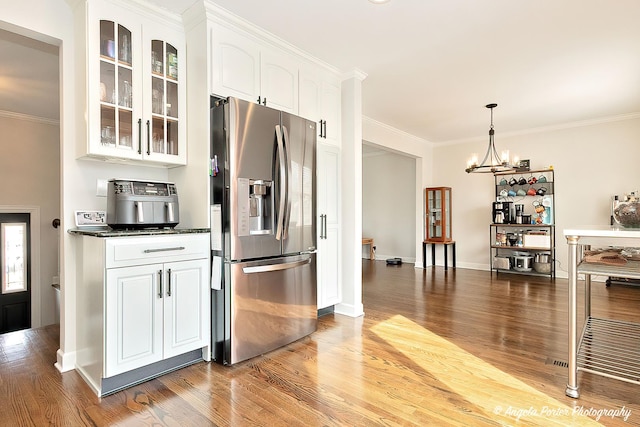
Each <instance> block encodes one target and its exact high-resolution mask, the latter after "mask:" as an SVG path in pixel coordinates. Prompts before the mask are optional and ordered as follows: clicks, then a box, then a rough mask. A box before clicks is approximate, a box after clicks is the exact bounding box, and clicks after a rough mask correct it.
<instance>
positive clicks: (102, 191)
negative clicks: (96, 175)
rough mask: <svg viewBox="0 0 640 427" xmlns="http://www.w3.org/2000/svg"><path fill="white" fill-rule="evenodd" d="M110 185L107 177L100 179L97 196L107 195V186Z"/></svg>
mask: <svg viewBox="0 0 640 427" xmlns="http://www.w3.org/2000/svg"><path fill="white" fill-rule="evenodd" d="M108 187H109V181H107V180H106V179H98V181H97V184H96V196H98V197H107V188H108Z"/></svg>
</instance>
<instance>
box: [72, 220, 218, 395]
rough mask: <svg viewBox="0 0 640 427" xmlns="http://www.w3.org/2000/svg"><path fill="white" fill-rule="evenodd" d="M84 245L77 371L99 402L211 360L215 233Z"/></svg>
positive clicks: (88, 238) (85, 240)
mask: <svg viewBox="0 0 640 427" xmlns="http://www.w3.org/2000/svg"><path fill="white" fill-rule="evenodd" d="M207 231H208V230H207ZM77 234H81V233H77ZM77 243H78V251H79V261H78V271H77V276H78V292H77V295H78V301H77V320H78V322H77V337H78V354H77V363H76V369H77V370H78V372H80V374H81V375H82V376H83V378H84V379H85V380H86V381H87V382H88V383H89V385H90V386H91V387H92V388H93V389H94V391H95V392H96V393H97V394H98V396H104V395H106V394H110V393H113V392H116V391H118V390H120V389H122V388H125V387H128V386H130V385H133V384H136V383H139V382H142V381H146V380H147V379H150V378H153V377H155V376H158V375H161V374H163V373H165V372H168V371H171V370H174V369H177V368H180V367H182V366H186V365H188V364H191V363H195V362H197V361H201V360H209V357H210V356H209V345H210V344H209V342H210V326H209V324H210V313H209V311H210V300H209V286H208V285H209V271H210V266H209V253H210V251H209V234H208V233H204V232H203V233H178V234H159V235H143V236H123V237H106V238H103V237H97V236H95V235H81V236H80V237H79V239H78V242H77Z"/></svg>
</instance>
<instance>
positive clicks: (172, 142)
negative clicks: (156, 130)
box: [167, 120, 179, 156]
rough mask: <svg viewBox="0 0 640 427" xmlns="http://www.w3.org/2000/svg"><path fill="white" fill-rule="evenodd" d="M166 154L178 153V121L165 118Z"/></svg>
mask: <svg viewBox="0 0 640 427" xmlns="http://www.w3.org/2000/svg"><path fill="white" fill-rule="evenodd" d="M167 154H173V155H176V156H177V155H178V154H179V153H178V122H177V121H175V120H167Z"/></svg>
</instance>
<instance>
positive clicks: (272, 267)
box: [242, 258, 311, 274]
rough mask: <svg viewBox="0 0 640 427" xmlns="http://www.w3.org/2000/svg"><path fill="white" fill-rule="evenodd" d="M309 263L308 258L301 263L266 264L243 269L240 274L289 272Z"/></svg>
mask: <svg viewBox="0 0 640 427" xmlns="http://www.w3.org/2000/svg"><path fill="white" fill-rule="evenodd" d="M310 263H311V258H308V259H305V260H302V261H295V262H285V263H283V264H268V265H258V266H255V267H243V268H242V272H243V273H245V274H252V273H268V272H270V271H280V270H289V269H291V268H296V267H300V266H302V265H306V264H310Z"/></svg>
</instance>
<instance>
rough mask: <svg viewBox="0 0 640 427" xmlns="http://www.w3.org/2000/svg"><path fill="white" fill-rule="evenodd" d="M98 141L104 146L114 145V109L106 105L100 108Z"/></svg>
mask: <svg viewBox="0 0 640 427" xmlns="http://www.w3.org/2000/svg"><path fill="white" fill-rule="evenodd" d="M100 143H101V144H102V145H105V146H115V145H116V110H115V108H113V107H109V106H107V105H103V106H101V108H100Z"/></svg>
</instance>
